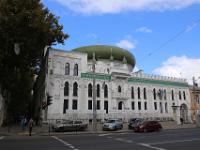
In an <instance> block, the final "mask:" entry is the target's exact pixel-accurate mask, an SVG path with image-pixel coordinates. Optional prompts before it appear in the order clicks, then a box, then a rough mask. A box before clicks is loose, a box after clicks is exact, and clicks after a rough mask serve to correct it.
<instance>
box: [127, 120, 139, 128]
mask: <svg viewBox="0 0 200 150" xmlns="http://www.w3.org/2000/svg"><path fill="white" fill-rule="evenodd" d="M142 121H143V119H142V118H131V119H130V120H129V122H128V128H129V129H135V127H136V126H137V125H138V124H140V123H141V122H142Z"/></svg>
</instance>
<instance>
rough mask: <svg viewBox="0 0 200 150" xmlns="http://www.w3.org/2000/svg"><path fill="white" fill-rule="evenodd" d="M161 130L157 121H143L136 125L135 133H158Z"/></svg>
mask: <svg viewBox="0 0 200 150" xmlns="http://www.w3.org/2000/svg"><path fill="white" fill-rule="evenodd" d="M161 129H162V126H161V124H160V123H159V122H158V121H144V122H142V123H140V124H138V125H137V126H136V127H135V129H134V131H135V132H148V131H160V130H161Z"/></svg>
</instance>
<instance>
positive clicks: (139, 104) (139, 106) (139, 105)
mask: <svg viewBox="0 0 200 150" xmlns="http://www.w3.org/2000/svg"><path fill="white" fill-rule="evenodd" d="M138 110H141V102H138Z"/></svg>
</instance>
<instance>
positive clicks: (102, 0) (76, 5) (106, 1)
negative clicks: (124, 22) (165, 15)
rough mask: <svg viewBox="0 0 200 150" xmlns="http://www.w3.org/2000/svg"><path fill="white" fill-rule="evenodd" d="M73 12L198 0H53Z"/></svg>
mask: <svg viewBox="0 0 200 150" xmlns="http://www.w3.org/2000/svg"><path fill="white" fill-rule="evenodd" d="M53 1H56V2H58V3H60V4H62V5H64V6H66V7H67V8H69V9H71V10H72V11H74V12H79V13H84V14H105V13H119V12H124V11H142V10H145V11H146V10H147V11H165V10H174V9H181V8H185V7H188V6H190V5H193V4H199V3H200V0H53Z"/></svg>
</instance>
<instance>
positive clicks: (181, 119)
mask: <svg viewBox="0 0 200 150" xmlns="http://www.w3.org/2000/svg"><path fill="white" fill-rule="evenodd" d="M180 121H181V125H183V118H182V117H181V118H180Z"/></svg>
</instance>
